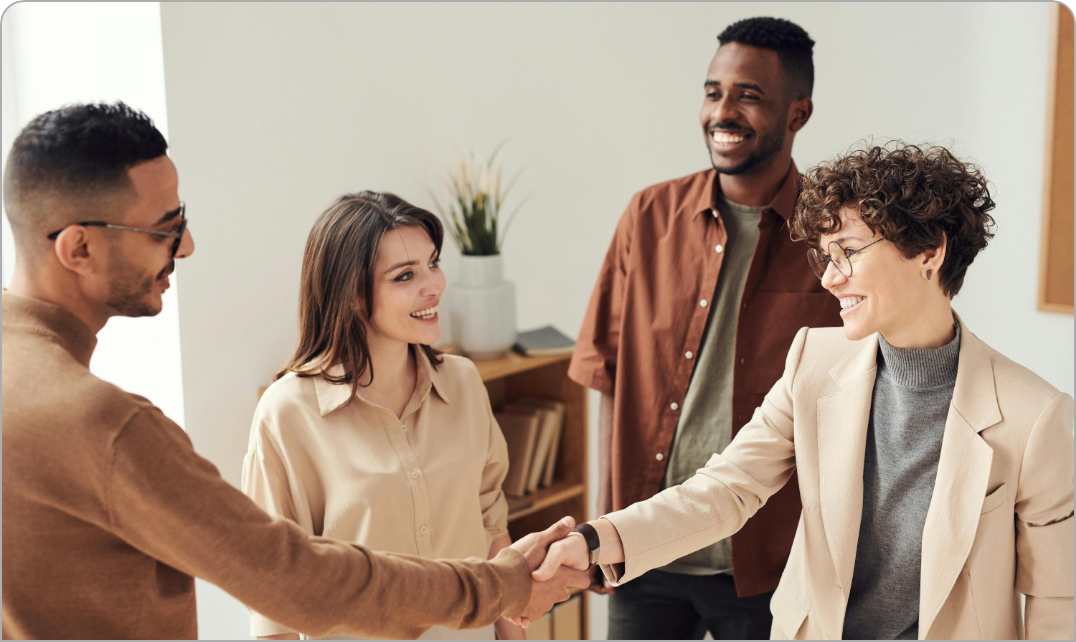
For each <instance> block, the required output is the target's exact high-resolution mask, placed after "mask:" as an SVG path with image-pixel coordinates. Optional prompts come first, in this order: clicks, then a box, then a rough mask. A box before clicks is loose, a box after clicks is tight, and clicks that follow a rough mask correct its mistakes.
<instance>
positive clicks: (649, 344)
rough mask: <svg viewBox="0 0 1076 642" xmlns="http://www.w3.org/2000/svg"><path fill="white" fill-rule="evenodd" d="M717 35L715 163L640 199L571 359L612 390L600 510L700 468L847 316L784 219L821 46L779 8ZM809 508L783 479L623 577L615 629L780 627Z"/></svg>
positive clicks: (708, 92)
mask: <svg viewBox="0 0 1076 642" xmlns="http://www.w3.org/2000/svg"><path fill="white" fill-rule="evenodd" d="M718 41H719V43H720V46H719V48H718V51H717V54H716V55H715V56H714V58H713V61H712V62H711V63H710V68H709V70H708V71H707V75H706V82H705V84H704V89H705V98H704V99H703V105H702V111H701V113H700V120H701V124H702V130H703V134H704V136H705V138H706V144H707V148H708V150H709V152H710V160H711V163H712V165H713V169H710V170H706V171H703V172H699V173H696V174H692V175H690V176H686V177H684V178H680V179H676V180H673V181H669V182H666V183H660V184H658V185H654V186H652V187H648V188H646V189H644V190H643V191H641V192H639V193H638V194H636V195H635V197H634V198H633V199H632V200H631V203H630V204H629V205H628V209H627V211H625V212H624V215H623V216H622V217H621V219H620V223H619V224H618V226H617V229H616V233H615V235H614V237H613V242H612V244H611V245H610V247H609V251H608V253H607V254H606V257H605V263H604V265H603V266H602V270H601V273H600V275H599V276H598V282H597V285H596V286H595V288H594V293H593V295H592V297H591V300H590V306H589V309H588V310H587V315H586V318H585V320H584V322H583V328H582V330H581V331H580V334H579V341H578V342H577V344H576V351H575V354H574V355H573V358H572V363H571V367H570V369H569V375H570V376H571V377H572V378H573V379H574V380H576V381H578V382H579V383H581V384H583V385H585V386H588V387H590V388H594V389H596V390H598V391H599V392H601V393H602V403H601V410H600V422H599V458H600V467H599V475H600V489H599V500H598V501H599V506H598V511H599V513H606V512H609V511H612V510H620V509H623V508H625V507H627V506H629V505H631V504H633V503H635V502H638V501H641V500H644V499H647V498H649V497H651V496H653V495H654V494H656V493H658V492H659V491H660V490H662V489H663V488H666V487H668V486H674V485H677V484H680V483H682V482H683V481H684V480H686V479H688V478H689V477H691V476H692V475H694V474H695V471H696V470H697V469H699V468H702V467H703V466H704V465H705V464H706V461H707V460H708V459H709V458H710V455H711V454H713V453H715V452H721V451H722V450H724V448H725V446H727V445H728V443H729V441H730V440H731V439H732V437H733V436H734V435H735V434H736V432H737V431H738V430H739V429H740V428H741V427H742V426H743V425H744V424H745V423H747V421H748V420H749V419H750V418H751V414H752V412H753V411H754V409H755V408H756V407H757V406H758V405H759V404H760V403H761V402H762V398H763V396H764V395H765V393H766V392H767V391H768V390H769V389H770V387H771V386H773V384H774V383H775V382H776V381H777V379H778V378H779V377H780V375H781V372H782V368H783V366H784V358H785V355H786V354H787V352H788V348H789V346H790V345H791V343H792V339H793V337H794V336H795V334H796V331H797V330H798V329H799V328H801V327H803V326H811V327H817V326H834V325H840V323H841V322H840V315H839V312H840V305H839V303H838V302H837V300H836V299H834V298H833V297H832V296H829V295H828V294H827V293H826V292H825V291H824V290H823V289H822V288H821V286H820V284H819V282H818V279H817V278H816V277H815V276H814V275H813V274H812V273H811V271H810V269H809V268H808V266H807V247H806V246H805V245H804V244H803V243H793V242H792V240H791V239H790V236H789V232H788V226H787V220H788V217H789V216H790V215H791V214H792V210H793V206H794V204H795V201H796V194H797V187H798V184H799V172H797V170H796V166H795V164H794V163H793V162H792V141H793V139H794V138H795V135H796V133H797V132H798V131H799V130H800V129H802V128H803V126H804V125H805V124H806V123H807V121H808V120H809V119H810V117H811V112H812V109H813V105H812V102H811V89H812V85H813V83H814V66H813V62H812V55H811V51H812V47H813V45H814V41H812V40H811V39H810V37H809V36H808V35H807V33H806V32H805V31H804V30H803V29H801V28H800V27H798V26H797V25H795V24H793V23H791V22H788V21H787V20H780V19H775V18H752V19H748V20H742V21H740V22H737V23H735V24H733V25H731V26H729V27H728V28H727V29H726V30H725V31H724V32H723V33H722V34H721V35H720V36H719V37H718ZM799 514H800V504H799V497H798V496H797V494H796V486H795V484H788V485H786V487H785V490H782V491H781V492H779V493H777V494H776V495H774V496H773V497H772V498H771V499H770V501H769V503H768V504H767V505H766V506H765V507H764V508H762V509H761V510H760V511H759V512H758V514H757V515H756V516H755V517H754V518H753V519H752V520H750V521H749V522H748V523H747V525H746V526H744V528H743V529H742V530H741V531H740V532H739V533H737V534H736V535H734V536H733V537H732V538H731V540H723V541H721V542H718V543H716V544H714V545H713V546H710V547H707V548H705V549H703V550H701V551H698V552H696V553H693V554H691V555H688V556H686V557H684V558H681V559H679V560H677V561H676V562H674V563H672V564H670V565H669V566H667V567H665V568H663V569H659V570H655V571H651V572H649V573H647V574H646V575H644V576H643V577H641V578H639V579H637V580H635V581H634V582H632V583H631V584H629V585H625V586H621V587H619V588H617V589H616V592H615V593H613V595H612V597H611V603H610V609H609V637H610V639H661V638H668V639H674V638H679V639H688V638H696V639H701V638H702V637H703V635H704V634H705V633H706V631H707V630H709V631H710V633H711V635H713V637H714V638H715V639H743V638H766V637H768V636H769V632H770V623H771V617H770V613H769V601H770V597H771V595H772V592H773V590H774V589H775V588H776V587H777V582H778V580H779V579H780V577H781V572H782V570H783V569H784V565H785V561H786V560H787V559H788V554H789V551H790V549H791V546H792V538H793V535H794V534H795V530H796V524H797V521H798V520H799ZM594 581H595V585H594V588H595V590H598V591H599V592H612V590H611V589H610V588H609V587H608V586H602V585H601V584H599V582H601V581H602V579H601V574H600V573H598V574H596V577H595V579H594Z"/></svg>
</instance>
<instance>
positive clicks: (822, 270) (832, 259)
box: [807, 239, 885, 280]
mask: <svg viewBox="0 0 1076 642" xmlns="http://www.w3.org/2000/svg"><path fill="white" fill-rule="evenodd" d="M884 240H885V239H878V240H877V241H874V243H868V244H866V245H864V246H863V247H861V248H859V249H858V250H849V249H845V248H844V247H842V246H841V244H840V243H838V242H837V241H830V243H829V245H828V246H827V247H828V249H829V254H825V253H824V252H822V250H819V249H818V248H814V247H812V248H810V249H808V250H807V263H808V264H809V265H810V266H811V271H812V272H814V275H815V276H817V277H818V278H819V280H821V279H822V277H824V276H825V275H826V268H828V267H829V264H830V263H832V264H833V267H835V268H837V271H838V272H840V273H841V274H843V275H844V276H845V277H850V276H852V257H853V256H855V255H856V254H859V253H860V252H862V251H863V250H865V249H867V248H868V247H870V246H872V245H874V244H875V243H881V242H882V241H884Z"/></svg>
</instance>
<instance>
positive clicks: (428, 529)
mask: <svg viewBox="0 0 1076 642" xmlns="http://www.w3.org/2000/svg"><path fill="white" fill-rule="evenodd" d="M418 530H419V532H420V533H422V534H423V535H425V534H426V533H429V532H430V527H429V526H423V527H422V528H420V529H418Z"/></svg>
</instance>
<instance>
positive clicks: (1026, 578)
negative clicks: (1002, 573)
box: [1015, 393, 1073, 640]
mask: <svg viewBox="0 0 1076 642" xmlns="http://www.w3.org/2000/svg"><path fill="white" fill-rule="evenodd" d="M1072 417H1073V403H1072V397H1070V396H1068V395H1067V394H1064V393H1058V394H1057V395H1056V396H1055V397H1054V398H1053V399H1052V400H1051V401H1050V403H1049V404H1047V406H1046V408H1045V409H1044V410H1043V411H1042V413H1041V414H1040V415H1039V418H1038V419H1037V420H1036V422H1035V425H1034V427H1032V429H1031V433H1030V436H1029V437H1028V442H1027V447H1026V448H1025V450H1024V459H1023V462H1022V464H1021V467H1020V479H1019V483H1018V486H1017V495H1016V505H1015V509H1016V590H1018V591H1020V592H1021V593H1023V594H1024V595H1026V596H1027V606H1026V616H1025V617H1026V619H1025V630H1026V636H1027V639H1029V640H1032V639H1058V640H1062V639H1064V640H1071V639H1072V637H1073V590H1072V584H1073V528H1072V527H1073V511H1072V506H1073V504H1072V502H1073V476H1072V475H1073V463H1072V448H1073V440H1072Z"/></svg>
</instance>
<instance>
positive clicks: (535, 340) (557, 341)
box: [513, 325, 575, 357]
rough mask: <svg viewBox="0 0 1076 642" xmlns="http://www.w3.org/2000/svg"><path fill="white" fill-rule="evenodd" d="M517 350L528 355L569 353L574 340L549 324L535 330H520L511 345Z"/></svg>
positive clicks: (550, 355)
mask: <svg viewBox="0 0 1076 642" xmlns="http://www.w3.org/2000/svg"><path fill="white" fill-rule="evenodd" d="M513 347H514V348H515V349H516V351H517V352H519V353H520V354H522V355H525V356H528V357H554V356H558V355H563V354H571V353H572V350H574V349H575V341H573V340H572V339H570V338H568V337H567V336H565V335H564V334H563V333H562V332H561V331H560V330H557V329H556V328H554V327H553V326H551V325H547V326H545V327H544V328H538V329H537V330H529V331H527V332H520V333H519V337H518V338H517V339H516V344H515V346H513Z"/></svg>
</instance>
